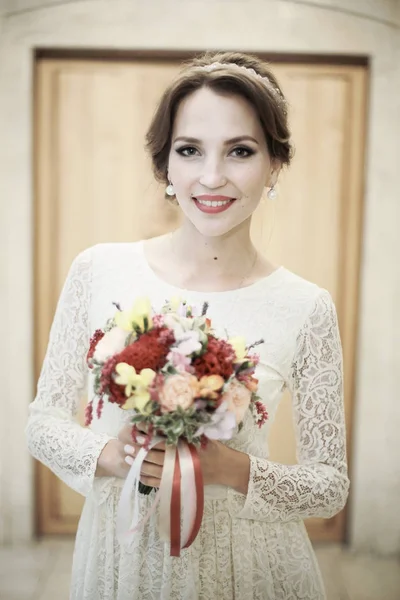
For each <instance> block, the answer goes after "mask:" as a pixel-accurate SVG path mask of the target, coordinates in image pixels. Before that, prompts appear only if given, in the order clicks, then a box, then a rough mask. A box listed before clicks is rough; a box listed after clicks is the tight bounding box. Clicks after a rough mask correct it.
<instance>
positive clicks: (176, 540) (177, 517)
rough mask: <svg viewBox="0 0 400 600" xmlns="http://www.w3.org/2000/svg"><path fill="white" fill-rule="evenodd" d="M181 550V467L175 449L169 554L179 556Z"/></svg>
mask: <svg viewBox="0 0 400 600" xmlns="http://www.w3.org/2000/svg"><path fill="white" fill-rule="evenodd" d="M180 551H181V467H180V464H179V454H178V451H177V450H175V469H174V479H173V481H172V493H171V556H180Z"/></svg>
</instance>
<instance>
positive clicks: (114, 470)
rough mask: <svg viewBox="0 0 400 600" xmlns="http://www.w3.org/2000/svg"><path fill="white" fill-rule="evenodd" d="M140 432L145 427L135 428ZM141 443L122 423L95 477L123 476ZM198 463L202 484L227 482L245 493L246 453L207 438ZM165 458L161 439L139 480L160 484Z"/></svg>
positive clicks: (101, 455)
mask: <svg viewBox="0 0 400 600" xmlns="http://www.w3.org/2000/svg"><path fill="white" fill-rule="evenodd" d="M138 429H139V430H140V431H142V433H143V434H145V433H146V432H145V429H144V428H141V427H140V426H139V427H138ZM143 442H144V435H143V437H141V436H138V443H134V442H133V440H132V425H129V424H128V425H125V426H124V427H123V428H122V429H121V431H120V432H119V435H118V439H117V440H110V442H108V444H107V445H106V446H105V447H104V449H103V452H102V453H101V454H100V457H99V460H98V468H97V471H96V476H98V477H101V476H108V477H110V476H111V477H123V478H126V477H127V475H128V472H129V469H130V466H131V465H132V463H133V461H134V459H135V458H136V456H137V454H138V452H139V450H140V449H141V448H142V446H143ZM199 458H200V464H201V468H202V473H203V482H204V485H212V484H222V485H229V486H230V487H233V488H235V489H237V490H238V491H241V492H242V493H246V490H247V482H248V475H249V458H248V456H247V454H243V453H242V452H237V451H235V450H232V449H231V448H229V447H227V446H225V445H224V444H222V443H221V442H219V441H217V440H208V442H207V446H206V448H205V449H204V450H201V449H199ZM164 459H165V442H160V443H159V444H157V445H156V446H154V448H152V449H151V450H150V451H149V452H148V453H147V455H146V458H145V460H144V461H143V464H142V469H141V472H140V481H141V482H142V483H143V484H145V485H148V486H150V487H160V481H161V476H162V471H163V466H164Z"/></svg>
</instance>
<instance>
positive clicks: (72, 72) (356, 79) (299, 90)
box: [35, 59, 367, 541]
mask: <svg viewBox="0 0 400 600" xmlns="http://www.w3.org/2000/svg"><path fill="white" fill-rule="evenodd" d="M178 69H179V62H178V61H174V60H171V61H169V62H168V61H165V60H163V61H157V60H151V61H149V60H142V59H138V60H134V59H132V60H131V61H129V62H127V61H123V62H118V61H115V60H114V61H111V60H110V61H107V60H104V61H98V60H96V61H95V60H67V59H41V60H38V61H37V64H36V96H35V125H36V128H35V129H36V130H35V189H36V211H35V233H36V236H35V239H36V249H35V250H36V251H35V282H36V289H35V296H36V313H35V322H36V345H35V350H36V374H37V376H38V375H39V371H40V367H41V363H42V360H43V357H44V354H45V350H46V344H47V339H48V333H49V329H50V325H51V321H52V318H53V314H54V310H55V306H56V302H57V298H58V295H59V293H60V290H61V286H62V283H63V281H64V279H65V277H66V274H67V270H68V267H69V265H70V263H71V261H72V259H73V258H74V256H75V255H76V254H77V253H78V252H79V251H80V250H82V249H84V248H86V247H88V246H90V245H92V244H95V243H97V242H107V241H135V240H138V239H140V238H148V237H152V236H154V235H159V234H161V233H163V232H165V231H167V230H170V229H172V228H174V227H175V226H177V225H178V223H179V219H180V216H179V213H178V211H177V209H175V208H173V207H171V206H170V205H169V204H168V203H167V202H166V201H165V199H164V189H163V188H162V187H161V186H159V185H158V184H157V183H155V182H154V179H153V176H152V173H151V167H150V161H149V159H148V157H147V156H146V154H145V152H144V148H143V146H144V135H145V131H146V129H147V126H148V123H149V122H150V119H151V116H152V114H153V111H154V107H155V105H156V102H157V100H158V99H159V96H160V94H161V92H162V90H163V89H164V87H165V86H166V85H167V83H168V82H169V81H170V80H171V78H172V77H173V76H174V74H175V73H176V72H177V70H178ZM274 71H275V72H276V74H277V76H278V79H279V80H280V81H281V83H282V87H283V90H284V92H285V93H286V95H287V97H288V100H289V102H290V105H291V127H292V131H293V139H294V142H295V146H296V156H295V159H294V162H293V166H292V167H291V169H290V170H288V171H286V172H285V173H284V174H283V175H282V177H281V182H280V185H279V199H278V201H276V202H275V203H274V204H272V203H271V202H268V203H266V204H263V205H260V207H259V208H258V210H257V212H256V214H255V215H254V219H253V223H252V235H253V238H254V240H255V242H256V243H257V244H258V245H259V247H260V248H261V249H262V251H263V252H265V254H266V255H267V256H268V257H269V258H270V259H271V260H272V261H273V262H276V263H278V264H284V265H285V266H286V267H287V268H289V269H291V270H293V271H295V272H296V273H298V274H299V275H301V276H303V277H305V278H307V279H310V280H312V281H315V282H316V283H318V284H319V285H321V286H323V287H325V288H327V289H328V290H329V291H330V292H331V294H332V296H333V298H334V300H335V303H336V305H337V309H338V315H339V321H340V329H341V334H342V341H343V348H344V359H345V373H346V378H345V386H346V389H345V396H346V398H345V404H346V419H347V433H348V452H349V454H350V431H351V414H352V404H353V383H354V356H355V339H356V314H357V305H358V276H359V263H360V257H359V248H360V241H361V222H362V211H361V207H362V201H361V199H362V181H363V148H364V125H365V104H366V79H367V73H366V71H365V69H364V68H363V67H356V66H333V65H329V66H327V65H293V64H278V65H276V66H275V68H274ZM39 299H40V302H39ZM84 404H85V398H83V399H82V409H83V406H84ZM81 414H82V411H81ZM80 419H81V416H80ZM270 439H271V453H272V456H271V458H272V459H273V460H277V461H280V462H283V463H285V464H294V463H296V458H295V442H294V435H293V427H292V414H291V405H290V397H289V395H288V394H286V395H285V397H284V399H283V401H282V403H281V406H280V408H279V410H278V414H277V418H276V421H275V423H274V425H273V427H272V432H271V438H270ZM82 504H83V499H82V498H81V497H80V496H78V495H77V494H76V493H75V492H73V491H71V490H70V489H68V488H67V487H66V486H65V485H64V484H63V483H61V482H60V481H59V480H58V479H57V478H56V477H55V476H53V475H52V473H51V472H50V471H49V470H48V469H47V468H45V467H44V466H42V465H38V468H37V507H38V510H37V515H38V531H39V533H73V532H74V531H75V529H76V525H77V521H78V518H79V514H80V511H81V508H82ZM307 527H308V530H309V532H310V535H311V538H312V539H313V540H332V541H333V540H335V541H339V540H342V539H343V536H344V527H345V511H342V513H341V514H340V515H337V516H336V517H334V518H333V519H330V520H322V519H313V520H310V521H309V522H308V523H307Z"/></svg>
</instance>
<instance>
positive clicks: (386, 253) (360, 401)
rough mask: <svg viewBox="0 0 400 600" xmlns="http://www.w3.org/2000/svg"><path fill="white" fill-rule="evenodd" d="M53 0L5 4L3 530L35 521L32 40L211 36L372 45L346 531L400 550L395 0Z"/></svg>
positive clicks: (223, 40) (399, 109) (26, 527)
mask: <svg viewBox="0 0 400 600" xmlns="http://www.w3.org/2000/svg"><path fill="white" fill-rule="evenodd" d="M41 5H43V8H40V7H41ZM51 5H52V2H50V1H49V0H3V4H2V7H3V14H4V17H3V29H2V30H0V32H1V33H2V36H1V47H0V88H1V95H0V124H1V144H0V186H1V187H0V199H1V210H2V215H1V217H2V218H1V222H0V249H1V253H0V256H1V259H0V268H1V272H0V277H1V283H2V289H3V282H4V284H5V286H6V292H5V293H4V292H3V293H2V294H1V296H0V310H1V314H3V315H4V314H5V315H9V317H8V316H7V317H6V318H5V319H2V320H1V321H0V322H1V325H2V329H1V332H0V334H1V338H0V339H2V340H4V339H6V340H7V344H6V347H5V344H4V343H3V344H2V345H1V346H0V378H1V379H0V381H1V382H2V391H1V395H0V411H1V419H0V514H1V517H0V541H1V540H2V541H4V542H7V541H18V540H27V539H30V537H31V534H32V514H33V500H32V489H33V488H32V461H31V460H30V458H29V457H28V455H27V452H26V449H25V439H24V435H23V428H24V424H25V420H26V414H27V405H28V403H29V401H30V400H31V399H32V398H33V395H34V380H33V370H32V351H31V348H32V335H33V329H32V328H33V323H32V283H33V282H32V268H31V266H32V239H33V229H32V180H31V174H32V162H31V161H32V154H31V141H32V127H31V126H32V120H31V103H32V71H31V69H32V48H34V47H35V46H42V47H43V46H49V47H76V46H79V47H95V48H97V47H98V48H122V49H123V48H125V49H129V48H131V49H135V48H151V49H154V48H160V49H165V48H171V49H176V48H182V49H202V48H210V47H214V48H215V49H217V48H221V49H236V48H237V49H241V50H248V51H279V52H291V53H293V52H296V53H297V52H299V53H301V52H306V53H310V52H315V53H324V54H325V53H338V54H361V55H368V56H370V57H371V89H370V94H371V95H370V110H369V124H368V140H367V143H368V148H367V163H366V170H365V177H366V199H365V202H366V205H365V219H364V238H363V259H362V272H361V292H362V296H361V297H362V301H361V305H360V313H359V319H360V338H359V349H358V361H357V362H358V372H357V390H356V414H355V427H354V436H353V437H354V442H353V452H352V456H351V466H352V488H351V505H350V507H351V510H350V517H351V518H350V523H349V538H350V542H351V545H352V546H353V547H354V548H355V549H364V550H372V551H376V552H381V553H390V552H395V551H400V520H399V518H398V505H399V499H400V470H399V467H398V465H399V458H400V442H399V440H400V436H399V434H398V432H399V431H400V402H399V391H398V389H399V386H398V383H397V378H396V376H395V373H396V367H397V369H399V366H400V322H399V312H398V310H397V311H396V308H397V306H399V305H400V269H399V268H398V258H399V256H400V241H399V236H398V229H399V224H400V202H399V194H398V177H397V173H398V171H399V159H398V157H399V156H400V121H399V118H398V117H399V114H400V105H399V104H400V102H399V98H400V42H399V24H400V10H399V6H398V5H399V3H398V2H397V1H395V0H393V1H390V0H379V1H374V0H369V1H368V0H366V1H361V0H314V1H310V0H308V1H307V2H302V1H301V0H296V1H294V0H293V1H291V0H259V1H256V0H242V1H239V0H236V1H233V0H203V1H196V0H180V1H178V0H175V1H174V2H172V1H170V2H168V3H166V2H165V1H164V0H112V1H111V0H98V1H95V0H87V1H86V0H78V1H76V2H65V3H64V4H62V3H61V2H60V1H59V0H54V6H51ZM0 6H1V5H0ZM0 25H1V21H0ZM238 40H240V47H239V48H238ZM3 213H4V214H3ZM396 342H397V344H396ZM6 414H7V416H6V417H5V415H6Z"/></svg>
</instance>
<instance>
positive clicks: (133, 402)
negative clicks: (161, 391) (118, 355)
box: [115, 363, 156, 414]
mask: <svg viewBox="0 0 400 600" xmlns="http://www.w3.org/2000/svg"><path fill="white" fill-rule="evenodd" d="M115 370H116V372H117V377H116V378H115V383H118V385H123V386H125V396H126V397H127V401H126V402H125V404H124V405H123V406H122V408H124V409H125V410H128V409H131V408H135V409H136V410H138V411H140V412H141V413H144V414H146V413H147V414H148V412H149V410H151V409H149V408H147V409H146V405H147V404H148V402H149V400H150V392H149V386H150V384H151V383H152V381H153V379H154V377H155V376H156V373H155V371H153V370H152V369H142V370H141V371H140V374H139V373H136V369H135V367H132V366H131V365H128V364H127V363H118V364H117V365H116V367H115Z"/></svg>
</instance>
